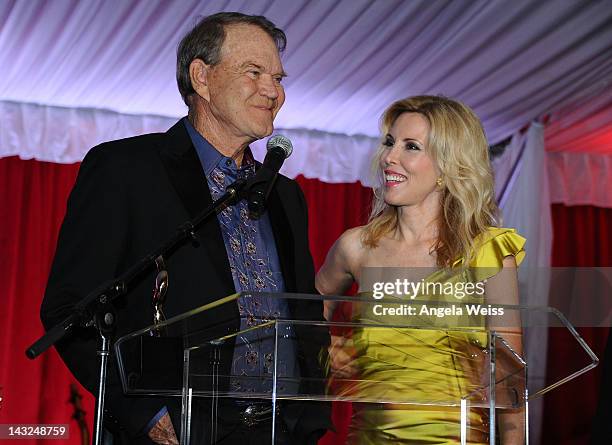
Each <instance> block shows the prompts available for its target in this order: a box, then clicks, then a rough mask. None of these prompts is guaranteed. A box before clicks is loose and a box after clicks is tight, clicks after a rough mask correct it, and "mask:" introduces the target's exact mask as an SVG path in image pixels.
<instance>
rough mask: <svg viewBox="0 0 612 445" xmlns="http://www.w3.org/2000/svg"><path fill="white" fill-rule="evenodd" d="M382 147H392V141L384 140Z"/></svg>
mask: <svg viewBox="0 0 612 445" xmlns="http://www.w3.org/2000/svg"><path fill="white" fill-rule="evenodd" d="M383 145H384V146H385V147H393V141H392V140H391V139H385V141H384V142H383Z"/></svg>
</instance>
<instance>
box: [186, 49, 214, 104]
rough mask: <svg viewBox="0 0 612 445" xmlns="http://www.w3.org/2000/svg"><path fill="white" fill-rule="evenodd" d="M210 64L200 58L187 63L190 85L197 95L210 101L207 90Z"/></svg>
mask: <svg viewBox="0 0 612 445" xmlns="http://www.w3.org/2000/svg"><path fill="white" fill-rule="evenodd" d="M209 73H210V65H206V64H205V63H204V61H203V60H202V59H193V60H192V61H191V63H190V64H189V78H190V79H191V86H192V87H193V89H194V91H195V92H196V94H197V95H198V96H200V97H201V98H202V99H204V100H205V101H207V102H209V101H210V91H209V90H208V75H209Z"/></svg>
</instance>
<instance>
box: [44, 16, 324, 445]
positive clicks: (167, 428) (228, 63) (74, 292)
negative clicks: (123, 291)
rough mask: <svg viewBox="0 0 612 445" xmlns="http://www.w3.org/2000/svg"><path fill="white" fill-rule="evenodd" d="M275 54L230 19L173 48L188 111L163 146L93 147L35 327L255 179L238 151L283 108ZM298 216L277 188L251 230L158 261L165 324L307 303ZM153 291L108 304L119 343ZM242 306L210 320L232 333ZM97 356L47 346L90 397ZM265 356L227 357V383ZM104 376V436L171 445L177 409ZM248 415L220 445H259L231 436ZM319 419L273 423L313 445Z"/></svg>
mask: <svg viewBox="0 0 612 445" xmlns="http://www.w3.org/2000/svg"><path fill="white" fill-rule="evenodd" d="M285 42H286V38H285V34H284V33H283V31H281V30H280V29H278V28H276V26H275V25H274V24H273V23H271V22H270V21H269V20H267V19H266V18H264V17H261V16H248V15H243V14H239V13H219V14H215V15H212V16H209V17H206V18H204V19H202V20H201V21H200V22H199V23H198V24H197V25H196V26H195V27H194V29H193V30H191V31H190V32H189V33H188V34H187V35H186V36H185V37H184V38H183V40H182V41H181V43H180V45H179V48H178V53H177V81H178V86H179V90H180V92H181V95H182V97H183V99H184V101H185V103H186V104H187V106H188V108H189V113H188V116H187V118H184V119H182V120H180V121H179V122H177V123H176V124H175V125H174V126H173V127H172V128H171V129H170V130H168V132H166V133H164V134H149V135H143V136H138V137H134V138H129V139H124V140H119V141H113V142H108V143H105V144H102V145H100V146H97V147H95V148H93V149H92V150H91V151H90V152H89V153H88V154H87V156H86V157H85V159H84V160H83V163H82V165H81V169H80V171H79V176H78V178H77V182H76V185H75V187H74V189H73V191H72V193H71V195H70V199H69V201H68V209H67V213H66V217H65V219H64V222H63V225H62V229H61V232H60V237H59V241H58V246H57V252H56V256H55V259H54V262H53V266H52V271H51V275H50V278H49V283H48V286H47V291H46V294H45V299H44V301H43V305H42V308H41V317H42V320H43V323H44V325H45V326H46V327H47V328H50V327H51V326H53V325H54V324H55V323H57V322H58V321H60V320H61V319H63V317H65V316H66V315H67V314H68V312H69V310H70V308H71V307H72V306H73V305H74V304H75V303H76V302H77V301H79V299H81V298H83V296H84V295H86V294H87V293H88V292H90V291H91V290H92V289H93V288H95V286H96V285H98V284H99V283H101V282H104V281H106V280H108V279H110V278H113V277H116V276H118V275H119V274H121V273H122V272H123V271H124V270H125V269H126V268H127V267H129V266H130V265H131V264H132V263H134V262H135V261H137V260H138V259H139V258H141V257H142V256H143V255H145V254H147V253H148V252H149V251H150V250H151V249H152V248H154V247H155V246H156V245H157V244H159V243H160V242H162V241H163V240H165V239H166V238H168V237H169V236H170V235H172V234H173V233H174V231H175V229H176V227H178V226H179V225H180V224H181V223H183V222H185V221H186V220H188V219H191V218H193V217H195V216H196V215H197V214H198V213H199V212H200V211H201V210H202V209H204V208H205V207H206V206H208V205H209V204H210V203H211V202H212V201H213V199H216V198H217V197H218V196H219V195H220V194H222V193H223V191H224V189H225V187H226V186H227V185H229V184H230V183H232V182H233V181H234V180H236V179H238V178H248V177H250V176H252V175H253V174H254V173H255V170H256V163H255V162H254V160H253V157H252V154H251V152H250V150H249V147H248V145H249V143H251V142H253V141H255V140H257V139H261V138H263V137H265V136H268V135H270V134H271V133H272V130H273V121H274V118H275V116H276V114H277V112H278V110H279V109H280V108H281V106H282V105H283V102H284V100H285V92H284V89H283V85H282V79H283V77H284V76H285V72H284V70H283V66H282V63H281V60H280V56H279V53H280V51H282V50H283V49H284V47H285ZM306 211H307V209H306V203H305V200H304V196H303V194H302V192H301V190H300V188H299V186H298V185H297V184H296V183H295V182H294V181H292V180H290V179H288V178H286V177H283V176H280V175H279V177H278V178H277V181H276V183H275V185H274V188H273V190H272V192H271V194H270V198H269V201H268V212H267V213H265V214H264V215H263V216H262V217H261V218H258V219H254V218H252V217H251V216H250V215H249V213H248V211H247V209H246V204H245V203H244V201H242V202H240V203H238V204H236V205H235V206H231V207H228V208H226V209H225V210H224V211H223V212H221V213H219V214H218V215H217V218H212V219H210V220H209V221H207V222H206V223H205V224H204V225H203V227H202V229H201V230H200V231H199V233H198V235H199V238H200V240H201V242H200V244H199V247H192V246H190V245H189V246H183V247H182V248H181V249H179V250H177V251H176V252H175V253H173V254H172V256H171V257H170V258H168V259H167V264H166V266H167V270H168V273H169V275H170V277H171V279H170V283H171V284H170V288H169V293H168V295H167V301H166V303H165V308H164V309H165V313H166V315H167V316H173V315H177V314H180V313H182V312H185V311H187V310H189V309H192V308H194V307H197V306H200V305H203V304H206V303H208V302H211V301H214V300H216V299H218V298H221V297H223V296H226V295H229V294H232V293H234V292H235V291H246V290H254V291H269V292H283V291H285V292H306V293H314V292H315V288H314V270H313V264H312V258H311V255H310V252H309V247H308V234H307V220H308V218H307V214H306ZM153 278H154V276H153V275H150V276H148V277H146V278H145V279H143V280H142V281H141V282H139V283H138V284H137V285H136V286H135V287H134V288H133V290H132V291H131V292H130V293H129V294H128V295H127V297H124V298H122V299H121V300H119V301H118V302H117V307H118V319H119V321H118V327H117V334H118V335H123V334H126V333H128V332H130V331H133V330H135V329H138V328H142V327H144V326H146V325H150V324H151V323H152V320H153V318H152V317H153V314H152V312H153V311H152V305H151V283H152V282H153ZM249 304H250V303H249V302H247V301H242V300H239V301H238V302H237V304H234V305H226V307H224V308H222V310H221V312H220V313H217V314H216V317H219V318H221V319H225V320H229V321H230V324H232V323H233V326H234V328H238V327H239V326H240V316H239V314H240V313H244V312H245V311H248V310H249V307H248V305H249ZM269 304H271V305H272V306H273V307H270V308H268V309H269V311H270V312H271V313H274V314H276V315H279V316H293V317H300V318H307V319H315V320H321V319H322V307H321V305H320V304H318V303H316V302H297V301H295V302H287V301H284V300H277V301H274V302H272V303H269ZM214 321H215V322H218V321H219V320H218V319H217V320H214ZM301 337H303V335H300V332H298V333H297V345H298V346H297V349H298V350H299V351H296V356H295V357H294V358H292V357H289V358H288V360H289V361H290V362H292V363H293V364H294V365H295V366H296V367H297V368H298V370H297V372H299V373H300V374H301V375H302V376H310V377H312V376H318V375H320V374H321V372H322V371H321V369H320V367H319V364H318V361H317V357H315V356H314V355H315V354H314V351H311V350H309V348H308V346H305V345H304V342H303V341H302V340H303V338H301ZM96 343H97V338H96V335H95V333H94V332H93V331H92V330H90V329H83V330H81V331H78V332H75V333H74V334H73V335H72V336H70V337H69V338H67V339H66V340H64V341H63V342H62V343H61V344H59V345H57V348H58V350H59V352H60V354H61V356H62V358H63V359H64V361H65V362H66V364H67V365H68V367H69V368H70V370H71V371H72V372H73V373H74V375H75V376H76V377H77V378H78V379H79V381H81V382H82V383H83V384H84V385H85V386H86V387H87V388H88V389H89V390H91V391H92V392H93V391H95V388H96V386H97V373H96V369H97V360H96ZM247 343H249V342H248V341H247ZM260 343H262V342H260ZM264 343H265V342H264ZM249 344H250V343H249ZM254 344H256V342H254ZM265 346H266V345H265V344H262V345H260V346H259V347H255V348H254V349H251V350H249V351H248V353H249V354H250V355H249V360H248V361H246V360H245V357H244V354H243V352H244V351H242V350H238V347H236V350H235V351H234V357H233V360H232V361H233V366H234V367H235V369H233V372H237V373H241V374H243V375H249V373H250V372H256V371H257V369H255V371H253V369H251V368H252V367H253V365H257V364H258V363H261V362H262V361H263V360H264V357H263V356H262V354H263V351H264V350H265ZM298 357H300V358H299V359H298ZM249 367H251V368H249ZM114 368H115V367H114V364H113V363H112V362H111V369H112V371H113V372H111V373H110V376H109V386H108V390H107V395H106V408H107V409H106V414H105V415H106V420H107V422H106V424H107V427H108V428H109V429H111V430H112V431H113V432H114V433H115V437H119V436H122V437H123V438H124V441H126V442H128V443H137V442H139V441H140V442H143V443H147V442H149V443H150V441H151V440H153V441H154V442H155V443H176V437H175V434H174V431H175V430H177V429H178V428H177V427H178V425H179V421H178V417H177V416H178V414H177V412H176V404H175V402H173V401H171V400H162V399H145V398H136V397H126V396H124V395H123V393H122V391H121V388H120V385H119V384H118V381H117V376H116V372H115V371H114ZM321 407H324V409H320V408H321ZM247 408H248V409H252V406H250V405H249V406H247V407H245V405H244V404H242V405H241V404H236V405H235V406H234V405H232V404H231V403H230V404H228V403H225V404H224V407H223V408H222V410H221V416H222V417H223V416H225V418H223V419H222V421H223V422H224V423H223V424H222V430H221V431H220V432H219V434H218V438H219V439H222V440H223V442H220V443H259V442H261V443H266V442H268V443H269V435H268V432H267V431H265V428H267V427H266V426H265V425H263V424H257V422H255V425H253V424H252V422H249V423H248V424H247V423H244V424H242V423H241V422H242V420H241V419H242V416H241V414H242V411H243V410H245V409H247ZM256 408H257V407H256ZM318 408H319V409H313V407H312V406H309V405H307V404H302V405H291V406H287V410H286V413H283V412H281V413H280V415H281V417H283V418H284V419H285V421H286V424H287V425H288V426H287V430H288V431H287V432H286V434H287V440H291V442H292V443H314V442H316V440H317V438H318V437H320V435H322V434H323V433H324V431H325V428H326V427H327V425H328V422H329V415H328V409H327V406H324V405H321V406H320V407H318ZM223 425H225V426H223ZM205 427H206V426H205ZM262 428H264V430H262ZM264 433H265V434H264Z"/></svg>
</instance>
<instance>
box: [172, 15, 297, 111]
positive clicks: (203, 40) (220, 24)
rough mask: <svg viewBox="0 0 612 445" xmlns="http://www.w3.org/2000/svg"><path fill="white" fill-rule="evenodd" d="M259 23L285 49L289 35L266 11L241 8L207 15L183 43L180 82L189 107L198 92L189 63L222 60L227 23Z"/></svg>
mask: <svg viewBox="0 0 612 445" xmlns="http://www.w3.org/2000/svg"><path fill="white" fill-rule="evenodd" d="M240 23H242V24H248V25H255V26H258V27H259V28H261V29H262V30H264V31H265V32H266V33H267V34H268V35H269V36H270V37H272V40H274V43H275V44H276V47H277V48H278V51H279V52H283V51H284V49H285V47H286V46H287V36H286V35H285V33H284V31H283V30H282V29H280V28H277V27H276V25H275V24H274V23H272V22H271V21H270V20H268V19H267V18H265V17H264V16H262V15H246V14H242V13H240V12H219V13H217V14H213V15H210V16H208V17H204V18H203V19H202V20H200V21H199V22H198V23H197V24H196V25H195V26H194V27H193V29H192V30H191V31H189V32H188V33H187V34H186V35H185V37H183V39H182V40H181V42H180V43H179V46H178V48H177V51H176V82H177V84H178V89H179V92H180V93H181V97H182V98H183V101H184V102H185V103H186V104H187V106H188V107H189V106H190V105H189V97H190V96H191V95H192V94H194V93H195V90H194V89H193V86H192V85H191V78H190V77H189V65H190V64H191V62H192V61H193V60H194V59H201V60H203V61H204V63H206V64H207V65H216V64H218V63H219V62H220V61H221V47H222V46H223V41H224V40H225V30H224V27H225V26H226V25H234V24H240Z"/></svg>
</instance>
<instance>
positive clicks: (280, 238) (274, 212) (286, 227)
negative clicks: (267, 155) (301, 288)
mask: <svg viewBox="0 0 612 445" xmlns="http://www.w3.org/2000/svg"><path fill="white" fill-rule="evenodd" d="M280 193H281V192H280V190H279V187H278V180H277V182H276V184H275V185H274V187H273V188H272V191H271V192H270V196H269V198H268V212H269V216H270V224H271V226H272V232H273V233H274V240H275V241H276V252H277V253H278V260H279V262H280V266H281V271H282V273H283V280H284V281H285V292H296V288H297V284H296V280H295V261H294V258H295V252H294V240H293V231H292V230H291V224H290V222H289V218H288V216H287V212H286V209H285V206H284V205H283V199H282V197H281V194H280Z"/></svg>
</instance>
